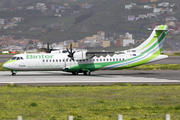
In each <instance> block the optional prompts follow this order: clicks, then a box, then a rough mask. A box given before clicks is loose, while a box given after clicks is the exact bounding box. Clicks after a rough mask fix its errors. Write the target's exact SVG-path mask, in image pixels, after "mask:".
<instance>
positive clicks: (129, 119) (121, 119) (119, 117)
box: [16, 114, 180, 120]
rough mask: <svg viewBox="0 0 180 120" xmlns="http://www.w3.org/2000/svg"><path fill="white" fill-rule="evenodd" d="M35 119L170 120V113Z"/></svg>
mask: <svg viewBox="0 0 180 120" xmlns="http://www.w3.org/2000/svg"><path fill="white" fill-rule="evenodd" d="M179 118H180V116H176V118H175V119H178V120H179ZM35 119H37V120H126V119H127V120H139V119H151V120H163V119H164V120H170V119H171V116H170V114H165V115H164V116H162V115H157V116H131V117H126V116H123V115H116V116H114V117H113V116H112V117H87V118H82V117H77V116H75V117H74V116H72V115H68V116H67V118H53V117H52V118H47V119H46V118H35ZM16 120H31V119H26V118H23V117H22V116H17V117H16Z"/></svg>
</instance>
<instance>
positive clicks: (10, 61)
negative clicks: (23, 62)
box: [3, 60, 18, 65]
mask: <svg viewBox="0 0 180 120" xmlns="http://www.w3.org/2000/svg"><path fill="white" fill-rule="evenodd" d="M16 61H18V60H8V61H7V62H5V63H4V64H3V65H5V64H8V63H12V62H16Z"/></svg>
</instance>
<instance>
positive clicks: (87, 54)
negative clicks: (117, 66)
mask: <svg viewBox="0 0 180 120" xmlns="http://www.w3.org/2000/svg"><path fill="white" fill-rule="evenodd" d="M114 54H123V53H121V52H118V53H117V52H85V51H83V52H75V53H74V59H75V60H85V59H89V58H93V57H94V56H96V57H100V56H103V57H106V56H107V55H109V56H113V55H114Z"/></svg>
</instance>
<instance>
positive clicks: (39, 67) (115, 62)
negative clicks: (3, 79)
mask: <svg viewBox="0 0 180 120" xmlns="http://www.w3.org/2000/svg"><path fill="white" fill-rule="evenodd" d="M167 31H168V26H167V25H159V26H156V27H155V29H154V30H153V32H152V34H151V35H150V37H149V38H148V39H147V40H146V41H144V42H143V43H142V44H141V45H140V46H138V47H136V48H133V49H128V50H125V51H119V52H87V51H74V52H73V51H72V45H71V47H70V50H69V49H67V52H66V53H43V54H17V55H14V56H13V57H12V59H11V60H9V61H7V62H6V63H4V64H3V67H4V68H6V69H8V70H11V72H12V75H16V73H17V71H65V72H71V73H72V74H73V75H77V74H78V73H84V75H90V73H91V72H92V71H96V70H120V69H126V68H131V67H135V66H138V65H142V64H145V63H149V62H152V61H156V60H161V59H164V58H167V57H168V56H167V55H161V54H160V53H161V49H162V46H163V43H164V38H165V36H166V33H167Z"/></svg>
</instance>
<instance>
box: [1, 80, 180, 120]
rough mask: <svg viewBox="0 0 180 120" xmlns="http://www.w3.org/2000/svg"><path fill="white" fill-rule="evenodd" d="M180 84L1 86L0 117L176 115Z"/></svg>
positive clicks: (138, 118) (132, 119)
mask: <svg viewBox="0 0 180 120" xmlns="http://www.w3.org/2000/svg"><path fill="white" fill-rule="evenodd" d="M179 103H180V85H169V86H167V85H161V86H159V85H148V84H142V85H131V84H125V83H119V84H114V85H109V86H107V85H106V86H80V85H79V86H78V85H77V86H48V87H44V86H37V87H35V86H18V85H13V86H10V85H8V86H2V87H0V108H1V111H0V119H15V117H16V116H23V119H38V118H41V119H57V118H61V119H66V118H67V115H73V116H74V119H75V120H86V119H92V120H115V119H116V118H115V117H116V114H122V115H123V118H124V119H126V120H145V119H146V120H152V119H153V120H159V119H163V118H164V114H171V119H179V117H180V116H179V111H180V105H179Z"/></svg>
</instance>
